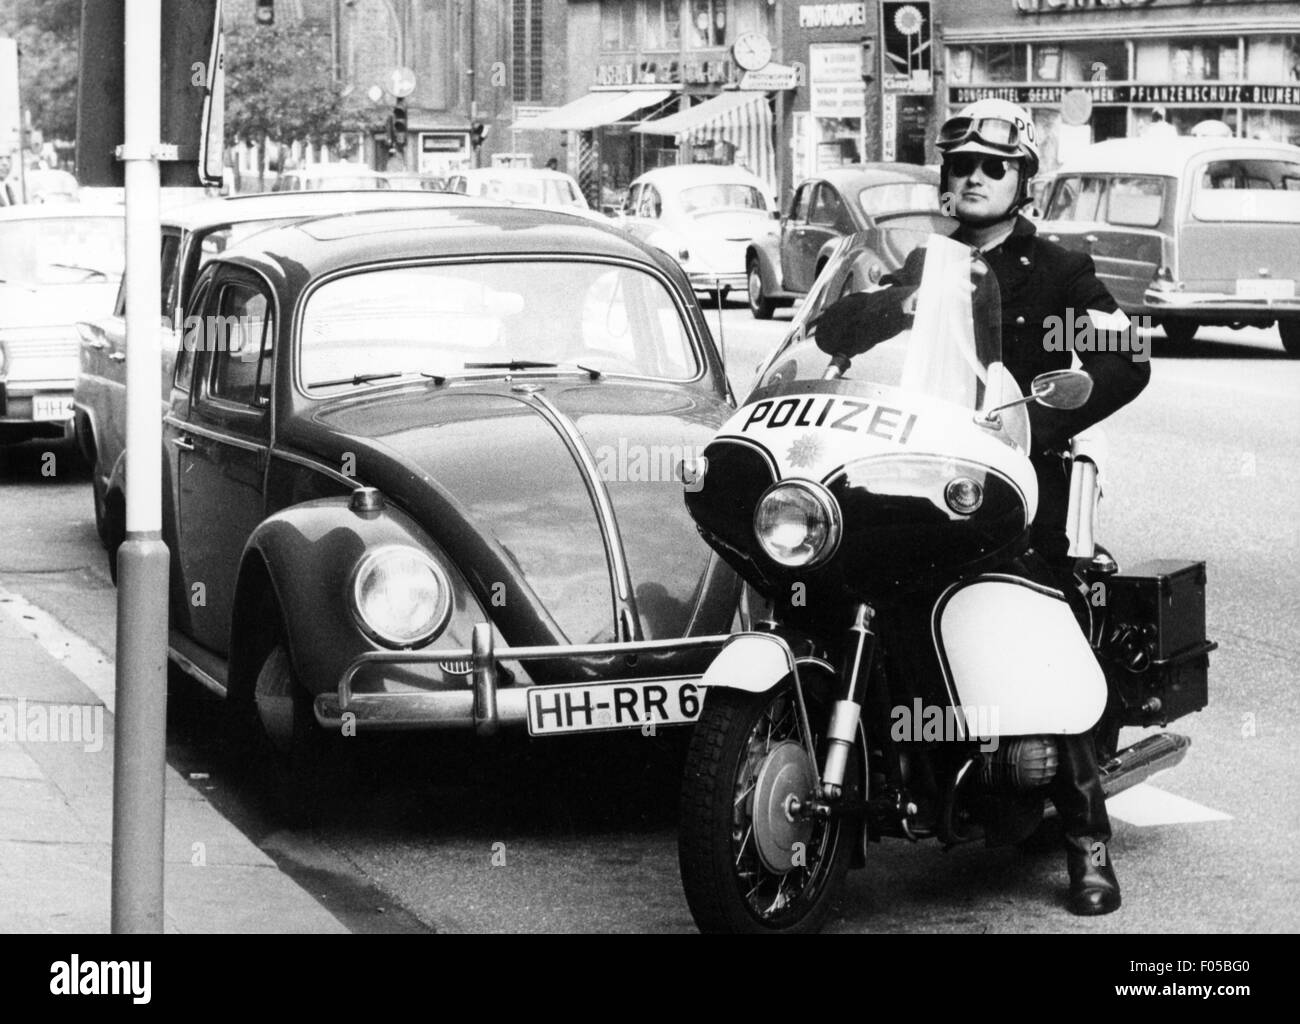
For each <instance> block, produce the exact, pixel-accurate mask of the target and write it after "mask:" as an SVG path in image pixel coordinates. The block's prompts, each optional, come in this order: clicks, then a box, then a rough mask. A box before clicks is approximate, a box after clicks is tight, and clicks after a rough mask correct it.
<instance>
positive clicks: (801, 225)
mask: <svg viewBox="0 0 1300 1024" xmlns="http://www.w3.org/2000/svg"><path fill="white" fill-rule="evenodd" d="M955 227H956V222H955V221H954V220H952V218H950V217H945V216H943V215H942V214H941V213H940V212H939V172H938V171H936V170H934V169H932V168H929V167H921V166H918V165H916V164H896V163H884V164H863V165H861V166H859V167H846V168H843V169H839V170H832V171H827V172H826V173H825V174H822V175H819V176H817V177H814V178H807V179H805V180H804V181H802V182H801V183H800V184H799V187H798V188H797V189H795V193H794V197H793V198H792V199H791V201H790V212H789V214H788V215H787V216H786V217H783V218H782V219H781V225H780V227H779V228H778V229H776V230H771V229H769V230H768V232H767V233H766V234H764V235H760V236H759V237H757V238H755V239H754V240H753V241H752V242H751V243H750V244H749V246H748V247H747V248H746V250H745V275H746V293H747V296H748V299H749V311H750V312H751V313H753V314H754V316H755V317H756V318H757V319H759V320H770V319H771V318H772V312H773V311H774V310H775V309H776V307H777V306H789V305H792V304H793V303H794V302H795V301H796V300H798V299H799V298H800V297H801V296H803V295H804V294H806V293H807V291H808V289H809V288H811V287H812V283H813V281H815V280H816V279H817V275H818V274H820V273H821V271H822V267H824V266H825V265H826V261H827V259H829V258H830V253H831V250H832V249H834V248H835V244H836V243H837V242H838V241H839V240H840V239H841V238H843V237H844V236H845V235H852V234H855V233H857V232H860V231H865V232H869V233H870V234H871V236H872V242H871V245H870V249H871V253H872V256H873V258H874V262H875V264H876V265H878V266H879V268H880V269H879V271H877V272H876V273H877V274H884V273H887V272H889V271H891V270H896V269H898V267H900V266H902V264H903V260H905V259H906V258H907V254H908V253H909V252H911V251H912V250H913V249H915V248H916V247H917V245H919V244H920V243H921V241H922V240H924V239H925V238H926V236H928V235H930V234H931V233H933V232H941V233H944V234H947V233H948V232H949V231H951V230H952V229H953V228H955ZM866 265H867V266H870V265H871V263H870V261H868V262H867V263H866Z"/></svg>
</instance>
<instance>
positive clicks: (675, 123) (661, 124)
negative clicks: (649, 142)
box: [632, 91, 776, 190]
mask: <svg viewBox="0 0 1300 1024" xmlns="http://www.w3.org/2000/svg"><path fill="white" fill-rule="evenodd" d="M632 130H633V131H634V132H640V133H641V134H643V135H671V136H673V138H674V140H675V141H676V142H677V143H679V144H680V143H682V142H683V141H685V140H691V141H694V142H698V141H701V140H703V139H722V140H723V141H725V142H730V143H731V144H732V145H733V146H735V147H736V163H737V164H740V165H742V166H744V167H746V168H748V169H749V170H750V171H752V172H753V173H754V174H757V175H758V176H759V177H760V178H762V179H763V180H764V181H766V182H767V183H768V184H769V185H771V186H772V188H773V189H774V190H775V188H776V148H775V147H774V146H773V144H772V109H771V108H770V107H769V106H768V105H767V93H765V92H744V91H741V92H724V93H722V95H720V96H715V97H713V98H712V99H710V100H705V101H704V102H703V103H700V104H698V105H697V106H694V107H691V108H690V109H689V110H683V111H680V112H679V113H676V114H671V115H669V116H668V117H661V118H659V119H657V120H653V121H642V122H641V123H640V124H639V125H637V126H636V127H635V128H633V129H632Z"/></svg>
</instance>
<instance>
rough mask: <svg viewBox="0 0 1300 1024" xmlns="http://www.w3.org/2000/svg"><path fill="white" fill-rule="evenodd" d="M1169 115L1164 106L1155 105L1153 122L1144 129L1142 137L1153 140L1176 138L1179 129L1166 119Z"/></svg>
mask: <svg viewBox="0 0 1300 1024" xmlns="http://www.w3.org/2000/svg"><path fill="white" fill-rule="evenodd" d="M1167 116H1168V115H1167V114H1166V112H1165V108H1164V107H1153V108H1152V109H1151V123H1150V124H1148V125H1147V126H1146V127H1145V128H1143V129H1142V138H1144V139H1153V140H1160V139H1172V138H1176V137H1177V135H1178V129H1177V128H1175V127H1174V126H1173V125H1171V124H1170V123H1169V122H1168V121H1167V120H1165V118H1166V117H1167Z"/></svg>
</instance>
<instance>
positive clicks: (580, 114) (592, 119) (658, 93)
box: [514, 89, 673, 132]
mask: <svg viewBox="0 0 1300 1024" xmlns="http://www.w3.org/2000/svg"><path fill="white" fill-rule="evenodd" d="M671 95H673V93H672V90H670V89H636V90H632V91H629V92H589V93H587V95H586V96H583V97H581V98H580V99H576V100H574V101H573V102H572V103H566V104H565V105H564V106H562V107H560V108H559V109H557V110H551V111H548V112H547V113H545V114H540V115H539V116H537V117H532V118H529V119H528V120H526V121H516V122H515V124H514V128H515V130H517V131H529V132H531V131H537V130H539V129H543V128H550V129H559V130H567V131H581V130H583V129H586V128H599V127H600V126H601V125H604V124H613V123H614V122H615V121H622V120H623V119H624V118H625V117H627V116H628V115H629V114H634V113H636V112H637V111H638V110H642V109H644V108H645V107H649V106H653V105H654V104H656V103H662V102H663V101H664V100H666V99H667V98H668V97H669V96H671Z"/></svg>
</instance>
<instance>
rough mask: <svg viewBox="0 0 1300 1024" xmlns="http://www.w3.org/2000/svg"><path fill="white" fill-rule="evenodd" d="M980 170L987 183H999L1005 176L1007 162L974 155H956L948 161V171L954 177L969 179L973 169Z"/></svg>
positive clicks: (1000, 158) (993, 157)
mask: <svg viewBox="0 0 1300 1024" xmlns="http://www.w3.org/2000/svg"><path fill="white" fill-rule="evenodd" d="M977 167H979V168H981V169H982V170H983V172H984V177H986V178H988V179H989V181H1001V180H1002V179H1003V178H1005V177H1006V176H1007V168H1008V161H1006V160H1004V159H1003V158H1002V157H1000V156H980V155H979V154H976V153H958V154H957V155H956V156H955V157H953V158H952V159H951V160H949V161H948V169H949V170H950V171H951V172H952V174H953V175H954V176H955V177H958V178H969V177H970V176H971V175H972V174H974V173H975V168H977Z"/></svg>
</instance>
